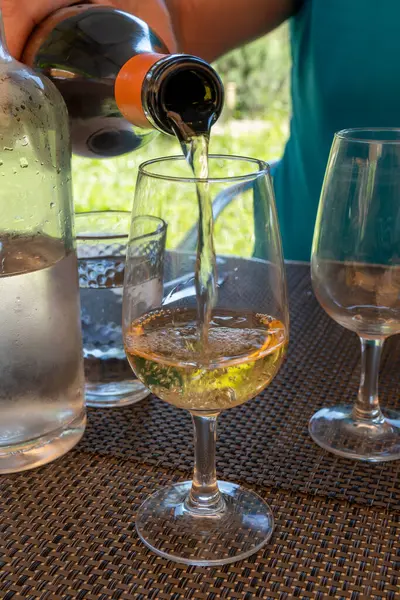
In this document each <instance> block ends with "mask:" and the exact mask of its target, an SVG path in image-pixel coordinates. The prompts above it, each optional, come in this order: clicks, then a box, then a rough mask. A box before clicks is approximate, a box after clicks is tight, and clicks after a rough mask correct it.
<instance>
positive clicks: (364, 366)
mask: <svg viewBox="0 0 400 600" xmlns="http://www.w3.org/2000/svg"><path fill="white" fill-rule="evenodd" d="M383 343H384V340H379V339H377V340H366V339H364V338H362V337H361V381H360V387H359V390H358V396H357V400H356V403H355V406H354V409H353V416H354V418H355V419H356V420H357V419H364V420H371V421H372V420H376V419H382V418H383V416H382V413H381V409H380V407H379V398H378V379H379V365H380V360H381V354H382V348H383Z"/></svg>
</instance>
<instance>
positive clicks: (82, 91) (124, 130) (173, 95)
mask: <svg viewBox="0 0 400 600" xmlns="http://www.w3.org/2000/svg"><path fill="white" fill-rule="evenodd" d="M23 60H24V62H26V63H27V64H29V65H32V66H33V67H34V68H35V69H37V70H39V71H40V72H41V73H42V74H44V75H47V76H48V77H49V78H50V79H51V80H52V81H53V82H54V83H55V85H56V86H57V87H58V89H59V91H60V92H61V94H62V95H63V97H64V100H65V102H66V104H67V107H68V112H69V118H70V129H71V138H72V147H73V151H74V152H75V153H77V154H81V155H84V156H92V157H97V158H101V157H110V156H117V155H120V154H124V153H126V152H130V151H132V150H135V149H137V148H140V147H141V146H143V145H144V144H145V143H147V142H148V141H150V139H152V138H153V137H154V134H155V132H156V130H160V131H162V132H164V133H169V134H172V133H173V131H172V128H171V122H170V119H169V118H168V116H167V113H168V112H171V111H172V112H176V113H179V114H180V115H181V116H182V118H184V119H185V122H186V121H187V122H188V123H190V124H193V125H194V126H195V127H196V124H198V123H204V122H206V121H207V115H209V118H210V119H211V120H214V121H215V120H216V119H217V118H218V116H219V114H220V112H221V110H222V105H223V86H222V83H221V80H220V78H219V77H218V75H217V73H216V72H215V70H214V69H213V68H212V67H211V66H210V65H209V64H208V63H207V62H205V61H204V60H202V59H200V58H197V57H194V56H190V55H186V54H173V55H171V54H169V53H168V49H167V47H166V46H165V44H164V43H163V42H162V41H161V40H160V38H158V37H157V36H156V34H155V33H154V32H153V31H151V29H150V28H149V27H148V25H147V24H146V23H144V22H143V21H141V20H140V19H137V18H136V17H134V16H133V15H130V14H127V13H124V12H122V11H119V10H116V9H114V8H112V7H108V6H97V5H89V4H88V5H85V4H84V5H75V6H71V7H68V8H65V9H62V10H59V11H57V12H56V13H54V14H52V15H50V17H48V18H47V19H46V20H45V21H44V22H43V23H41V24H40V25H39V26H38V27H37V28H36V29H35V30H34V32H33V33H32V36H31V38H30V39H29V41H28V44H27V47H26V48H25V52H24V56H23ZM211 124H212V123H210V125H211Z"/></svg>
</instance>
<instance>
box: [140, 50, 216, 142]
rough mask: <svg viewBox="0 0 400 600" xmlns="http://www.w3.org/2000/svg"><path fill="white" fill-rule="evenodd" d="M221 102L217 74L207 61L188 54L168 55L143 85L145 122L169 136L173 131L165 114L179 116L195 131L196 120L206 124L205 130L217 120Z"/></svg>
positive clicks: (155, 66)
mask: <svg viewBox="0 0 400 600" xmlns="http://www.w3.org/2000/svg"><path fill="white" fill-rule="evenodd" d="M223 101H224V90H223V85H222V82H221V80H220V78H219V76H218V75H217V73H216V71H215V70H214V69H213V68H212V67H211V66H210V65H209V64H208V63H207V62H206V61H204V60H202V59H201V58H197V57H195V56H191V55H188V54H174V55H169V56H166V57H165V58H162V59H161V60H159V61H158V62H156V63H155V64H154V65H153V66H152V67H151V68H150V70H149V71H148V72H147V74H146V77H145V79H144V81H143V85H142V103H143V111H144V113H145V115H146V117H147V119H148V120H149V121H150V123H151V124H152V125H153V127H155V128H156V129H159V130H161V131H162V132H164V133H169V134H173V133H174V131H173V128H172V126H171V119H170V118H169V116H168V112H170V111H171V112H175V113H178V115H179V116H180V117H181V118H182V119H183V120H184V122H185V123H187V124H188V125H191V124H193V125H194V129H196V123H195V120H196V119H199V120H200V121H202V122H204V123H207V127H206V129H208V128H209V126H211V125H212V124H213V122H215V121H216V120H217V119H218V117H219V116H220V114H221V111H222V107H223ZM209 119H211V122H210V121H209ZM199 124H200V123H198V124H197V125H199Z"/></svg>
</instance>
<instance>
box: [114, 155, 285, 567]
mask: <svg viewBox="0 0 400 600" xmlns="http://www.w3.org/2000/svg"><path fill="white" fill-rule="evenodd" d="M205 196H206V197H208V198H212V199H213V214H214V218H213V217H212V214H211V211H210V210H209V208H211V207H207V206H206V204H203V205H201V210H199V206H200V204H199V197H202V198H203V200H204V197H205ZM146 215H150V216H153V217H158V218H161V219H163V220H164V222H165V223H166V228H167V236H166V247H165V253H164V257H163V261H162V264H161V262H159V264H158V271H157V272H154V270H153V271H152V268H151V266H149V265H150V261H151V252H149V249H148V248H147V250H146V248H145V246H146V244H145V242H144V240H145V239H146V236H145V233H146V232H145V230H144V229H143V224H144V223H145V220H146V217H145V216H146ZM149 257H150V258H149ZM156 279H157V281H158V284H157V283H154V285H149V281H150V280H156ZM159 282H161V283H162V285H161V287H160V285H159ZM146 285H147V288H146ZM146 289H147V290H153V292H152V293H150V292H146ZM154 290H159V291H158V293H156V292H154ZM123 331H124V342H125V351H126V353H127V356H128V360H129V362H130V364H131V366H132V368H133V370H134V372H135V373H136V375H137V377H138V378H139V379H140V380H141V381H142V382H143V383H144V384H145V385H146V386H147V387H148V388H149V389H150V390H151V391H152V392H153V393H154V394H156V395H157V396H159V397H160V398H161V399H162V400H165V401H166V402H169V403H170V404H173V405H174V406H176V407H178V408H183V409H186V410H188V411H190V413H191V415H192V420H193V424H194V438H195V444H194V445H195V466H194V476H193V481H190V482H182V483H177V484H175V485H172V486H171V487H168V488H164V489H160V490H158V491H156V492H155V494H153V495H152V496H151V497H150V498H148V499H147V500H146V501H145V502H144V503H143V505H142V506H141V508H140V510H139V512H138V515H137V519H136V527H137V531H138V533H139V536H140V537H141V539H142V540H143V541H144V543H145V544H146V545H147V546H149V547H150V548H151V549H152V550H154V551H155V552H157V553H158V554H160V555H161V556H164V557H166V558H168V559H172V560H176V561H178V562H183V563H186V564H193V565H216V564H225V563H230V562H233V561H236V560H240V559H242V558H245V557H246V556H249V555H250V554H252V553H253V552H256V551H257V550H258V549H259V548H261V547H262V546H263V545H264V544H265V543H266V542H267V541H268V539H269V538H270V536H271V533H272V530H273V516H272V512H271V509H270V508H269V507H268V505H267V504H266V503H265V502H264V500H263V499H262V498H260V497H259V496H258V495H257V494H255V493H254V492H252V491H250V490H248V489H246V488H243V487H241V486H240V485H237V484H234V483H228V482H223V481H219V482H217V478H216V466H215V444H216V425H217V417H218V415H219V414H220V413H221V411H223V410H226V409H228V408H233V407H235V406H238V405H240V404H243V403H244V402H247V401H248V400H250V399H251V398H253V397H254V396H256V395H257V394H258V393H260V392H262V391H263V390H264V388H265V387H266V386H268V384H269V383H270V382H271V381H272V379H273V378H274V377H275V375H276V373H277V372H278V370H279V368H280V366H281V364H282V360H283V358H284V356H285V352H286V347H287V343H288V305H287V297H286V283H285V273H284V265H283V259H282V251H281V242H280V235H279V229H278V223H277V218H276V212H275V203H274V196H273V190H272V185H271V179H270V176H269V172H268V167H267V165H266V164H265V163H263V162H261V161H258V160H254V159H247V158H238V157H223V156H210V157H209V177H208V178H206V179H205V178H203V179H196V178H194V177H193V175H192V173H191V171H190V169H189V166H188V165H187V163H186V161H185V159H184V158H183V157H167V158H163V159H156V160H154V161H149V162H147V163H145V164H143V165H142V166H141V167H140V169H139V176H138V182H137V187H136V194H135V201H134V207H133V213H132V225H131V232H130V242H129V244H128V251H127V259H126V270H125V284H124V302H123Z"/></svg>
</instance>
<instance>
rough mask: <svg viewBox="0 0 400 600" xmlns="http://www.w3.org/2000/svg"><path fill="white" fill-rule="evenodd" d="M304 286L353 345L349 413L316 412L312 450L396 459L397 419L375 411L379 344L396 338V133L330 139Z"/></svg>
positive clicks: (399, 195)
mask: <svg viewBox="0 0 400 600" xmlns="http://www.w3.org/2000/svg"><path fill="white" fill-rule="evenodd" d="M311 268H312V281H313V287H314V291H315V294H316V296H317V298H318V300H319V302H320V304H321V306H322V307H323V308H324V310H326V312H327V313H328V314H329V315H330V316H331V317H332V318H333V319H334V320H335V321H337V322H338V323H340V325H342V326H343V327H346V328H347V329H350V330H351V331H355V332H356V333H357V334H358V335H359V336H360V339H361V382H360V388H359V391H358V396H357V398H356V399H355V403H354V406H334V407H332V408H323V409H322V410H320V411H319V412H317V413H316V414H315V415H314V416H313V417H312V419H311V420H310V424H309V431H310V434H311V437H312V438H313V439H314V441H315V442H317V444H319V445H320V446H322V447H323V448H325V449H326V450H329V451H331V452H334V453H335V454H339V455H341V456H346V457H349V458H357V459H362V460H369V461H384V460H393V459H396V458H399V457H400V420H399V417H400V415H399V413H398V412H397V411H392V410H383V412H382V411H381V408H380V405H379V398H378V375H379V363H380V357H381V352H382V347H383V344H384V341H385V339H386V338H387V337H389V336H391V335H394V334H396V333H400V129H348V130H345V131H341V132H339V133H337V134H336V135H335V138H334V142H333V146H332V150H331V154H330V158H329V161H328V166H327V170H326V175H325V180H324V184H323V188H322V194H321V200H320V204H319V209H318V216H317V222H316V228H315V234H314V240H313V248H312V259H311Z"/></svg>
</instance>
